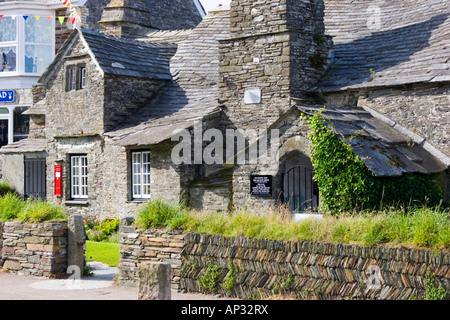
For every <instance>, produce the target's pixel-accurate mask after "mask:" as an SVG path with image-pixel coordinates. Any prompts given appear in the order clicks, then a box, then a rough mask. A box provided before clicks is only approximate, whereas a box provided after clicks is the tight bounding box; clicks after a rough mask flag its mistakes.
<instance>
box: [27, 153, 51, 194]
mask: <svg viewBox="0 0 450 320" xmlns="http://www.w3.org/2000/svg"><path fill="white" fill-rule="evenodd" d="M25 196H26V197H32V198H40V199H45V198H46V165H45V158H37V159H25Z"/></svg>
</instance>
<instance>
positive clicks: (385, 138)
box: [298, 106, 449, 176]
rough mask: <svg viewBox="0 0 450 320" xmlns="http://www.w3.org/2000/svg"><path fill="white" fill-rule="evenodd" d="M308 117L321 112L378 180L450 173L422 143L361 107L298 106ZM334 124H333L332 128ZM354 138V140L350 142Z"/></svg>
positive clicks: (335, 131)
mask: <svg viewBox="0 0 450 320" xmlns="http://www.w3.org/2000/svg"><path fill="white" fill-rule="evenodd" d="M298 108H299V109H300V110H301V111H302V112H304V113H307V114H314V113H316V112H318V111H320V110H323V111H322V115H323V117H324V119H325V121H326V123H327V124H328V126H329V128H330V129H332V130H333V131H334V133H335V134H336V136H338V137H341V138H343V139H345V141H346V142H347V143H349V144H350V146H351V147H352V149H353V151H354V152H355V154H356V155H357V156H358V157H359V158H360V159H362V160H363V161H364V163H365V165H366V166H367V167H368V168H369V169H370V170H371V171H372V172H373V173H374V174H375V175H376V176H400V175H402V174H404V173H413V172H418V173H424V174H429V173H437V172H442V171H444V170H445V169H447V167H448V165H449V163H442V162H441V161H439V160H438V157H437V156H436V155H435V154H432V153H431V152H430V151H428V150H426V148H424V146H423V141H422V142H421V143H418V142H420V141H413V140H412V139H411V138H410V137H408V136H407V135H405V134H404V133H402V132H399V130H397V127H395V124H393V123H386V122H384V121H382V120H380V119H379V118H376V117H375V116H373V115H372V114H371V113H370V112H368V111H366V110H364V109H363V108H360V107H346V108H343V107H326V108H325V109H323V106H298ZM331 124H333V125H332V126H331ZM350 137H352V139H349V138H350Z"/></svg>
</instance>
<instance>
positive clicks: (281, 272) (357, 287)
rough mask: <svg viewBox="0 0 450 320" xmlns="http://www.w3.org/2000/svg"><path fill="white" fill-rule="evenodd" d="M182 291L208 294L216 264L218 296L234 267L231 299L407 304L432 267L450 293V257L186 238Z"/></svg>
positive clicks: (391, 250) (376, 249)
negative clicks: (205, 284)
mask: <svg viewBox="0 0 450 320" xmlns="http://www.w3.org/2000/svg"><path fill="white" fill-rule="evenodd" d="M184 241H185V244H186V246H185V249H184V250H183V254H182V256H183V259H184V264H183V267H182V271H181V288H182V289H184V290H187V291H188V292H202V290H201V289H200V287H199V279H200V278H201V277H202V275H203V274H204V273H205V271H206V269H207V268H208V267H209V266H211V265H216V266H219V267H220V268H221V274H220V276H219V277H218V282H217V289H218V292H219V293H221V294H223V295H227V292H226V291H225V290H224V289H223V287H222V284H223V282H224V281H225V279H226V276H227V274H228V271H229V267H230V263H232V264H233V265H234V268H235V270H236V274H235V275H234V280H235V285H234V287H233V288H232V293H231V296H233V297H239V298H243V299H249V298H260V297H262V298H265V297H270V296H273V294H274V293H282V294H284V295H291V296H293V297H295V298H308V299H311V298H319V299H327V300H331V299H382V300H385V299H386V300H404V299H411V298H414V297H421V295H422V294H423V292H424V276H425V274H426V272H427V269H428V268H431V269H432V270H433V272H434V274H435V276H436V280H437V281H439V282H440V283H441V284H442V285H443V286H444V287H445V288H446V289H447V290H450V255H449V254H448V253H447V254H444V253H435V252H433V251H427V250H413V249H407V248H387V247H359V246H354V245H335V244H326V243H319V242H309V241H305V242H289V241H275V240H257V239H248V238H225V237H222V236H209V235H200V234H186V235H185V237H184Z"/></svg>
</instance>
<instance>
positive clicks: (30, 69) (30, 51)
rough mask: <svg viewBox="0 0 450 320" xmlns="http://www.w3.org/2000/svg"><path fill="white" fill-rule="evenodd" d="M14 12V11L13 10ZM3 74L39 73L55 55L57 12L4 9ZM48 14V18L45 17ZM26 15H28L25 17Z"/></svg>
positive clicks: (0, 30)
mask: <svg viewBox="0 0 450 320" xmlns="http://www.w3.org/2000/svg"><path fill="white" fill-rule="evenodd" d="M11 13H12V12H11ZM2 14H4V16H3V18H0V76H2V77H3V76H17V75H27V76H40V75H41V74H42V73H43V72H44V71H45V69H46V68H47V67H48V66H49V65H50V63H51V62H52V60H53V58H54V56H55V41H54V39H55V21H54V20H55V19H54V18H52V17H53V16H52V15H53V14H54V13H50V12H49V11H45V12H44V11H43V12H40V13H37V12H36V13H34V14H33V13H32V12H26V13H25V12H23V13H18V12H14V13H13V14H14V15H11V16H9V15H8V13H7V12H2ZM45 15H47V17H49V18H45ZM25 17H26V18H25Z"/></svg>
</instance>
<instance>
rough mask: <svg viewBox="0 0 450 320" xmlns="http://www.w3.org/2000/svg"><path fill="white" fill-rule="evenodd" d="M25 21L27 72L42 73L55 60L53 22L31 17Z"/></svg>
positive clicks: (25, 60)
mask: <svg viewBox="0 0 450 320" xmlns="http://www.w3.org/2000/svg"><path fill="white" fill-rule="evenodd" d="M24 23H25V59H24V64H25V73H37V74H42V73H43V72H44V71H45V69H46V68H47V67H48V66H49V65H50V63H51V62H52V60H53V41H52V30H53V22H52V20H47V19H45V18H39V19H36V18H35V17H29V18H28V19H26V20H24Z"/></svg>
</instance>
